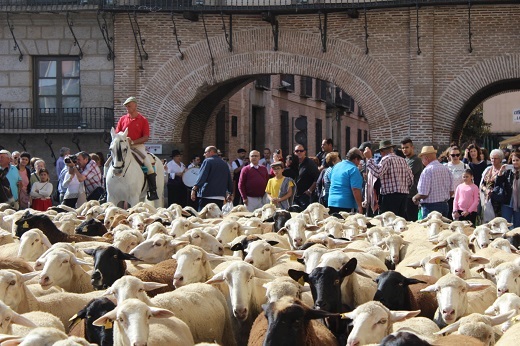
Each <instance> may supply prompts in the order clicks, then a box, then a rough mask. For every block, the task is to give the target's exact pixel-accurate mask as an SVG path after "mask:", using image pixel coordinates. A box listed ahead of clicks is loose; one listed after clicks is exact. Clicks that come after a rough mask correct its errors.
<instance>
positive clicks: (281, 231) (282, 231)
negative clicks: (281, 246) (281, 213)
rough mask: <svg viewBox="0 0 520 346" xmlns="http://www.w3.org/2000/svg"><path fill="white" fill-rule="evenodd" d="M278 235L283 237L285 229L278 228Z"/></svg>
mask: <svg viewBox="0 0 520 346" xmlns="http://www.w3.org/2000/svg"><path fill="white" fill-rule="evenodd" d="M277 233H278V234H279V235H284V234H286V233H287V227H282V228H280V230H279V231H278V232H277Z"/></svg>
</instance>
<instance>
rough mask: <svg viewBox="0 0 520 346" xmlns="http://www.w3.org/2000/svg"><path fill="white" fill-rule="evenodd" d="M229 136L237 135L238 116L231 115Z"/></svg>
mask: <svg viewBox="0 0 520 346" xmlns="http://www.w3.org/2000/svg"><path fill="white" fill-rule="evenodd" d="M231 136H233V137H236V136H238V117H237V116H236V115H232V116H231Z"/></svg>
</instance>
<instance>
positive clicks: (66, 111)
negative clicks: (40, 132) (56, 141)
mask: <svg viewBox="0 0 520 346" xmlns="http://www.w3.org/2000/svg"><path fill="white" fill-rule="evenodd" d="M112 126H114V109H112V108H104V107H86V108H36V109H33V108H0V131H2V130H3V131H4V132H5V130H32V129H36V130H37V129H56V130H67V129H74V130H76V131H77V130H110V128H111V127H112Z"/></svg>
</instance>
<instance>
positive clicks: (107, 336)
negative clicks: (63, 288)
mask: <svg viewBox="0 0 520 346" xmlns="http://www.w3.org/2000/svg"><path fill="white" fill-rule="evenodd" d="M115 307H116V304H115V303H114V302H112V301H111V300H110V299H108V298H96V299H93V300H91V301H90V302H89V303H88V304H87V305H86V306H85V307H84V308H83V309H81V310H80V311H79V312H78V313H77V314H76V316H74V317H73V318H72V319H71V324H70V326H69V328H70V333H69V334H70V335H74V336H79V337H83V338H85V339H87V341H88V342H92V343H95V344H97V345H99V346H112V345H113V344H114V334H113V331H114V329H113V328H111V327H109V328H107V327H98V326H95V325H93V324H92V322H93V321H95V320H97V319H98V318H100V317H101V316H103V315H104V314H106V313H107V312H109V311H112V310H114V309H115ZM81 320H84V321H83V325H78V323H80V322H81ZM81 327H83V332H81V329H82V328H81Z"/></svg>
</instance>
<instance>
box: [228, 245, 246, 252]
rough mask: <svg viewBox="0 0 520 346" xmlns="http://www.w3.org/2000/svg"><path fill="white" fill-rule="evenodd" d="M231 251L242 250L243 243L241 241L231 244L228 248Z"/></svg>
mask: <svg viewBox="0 0 520 346" xmlns="http://www.w3.org/2000/svg"><path fill="white" fill-rule="evenodd" d="M230 250H231V251H240V250H242V251H244V245H242V243H236V244H235V245H233V246H232V247H231V248H230Z"/></svg>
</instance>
